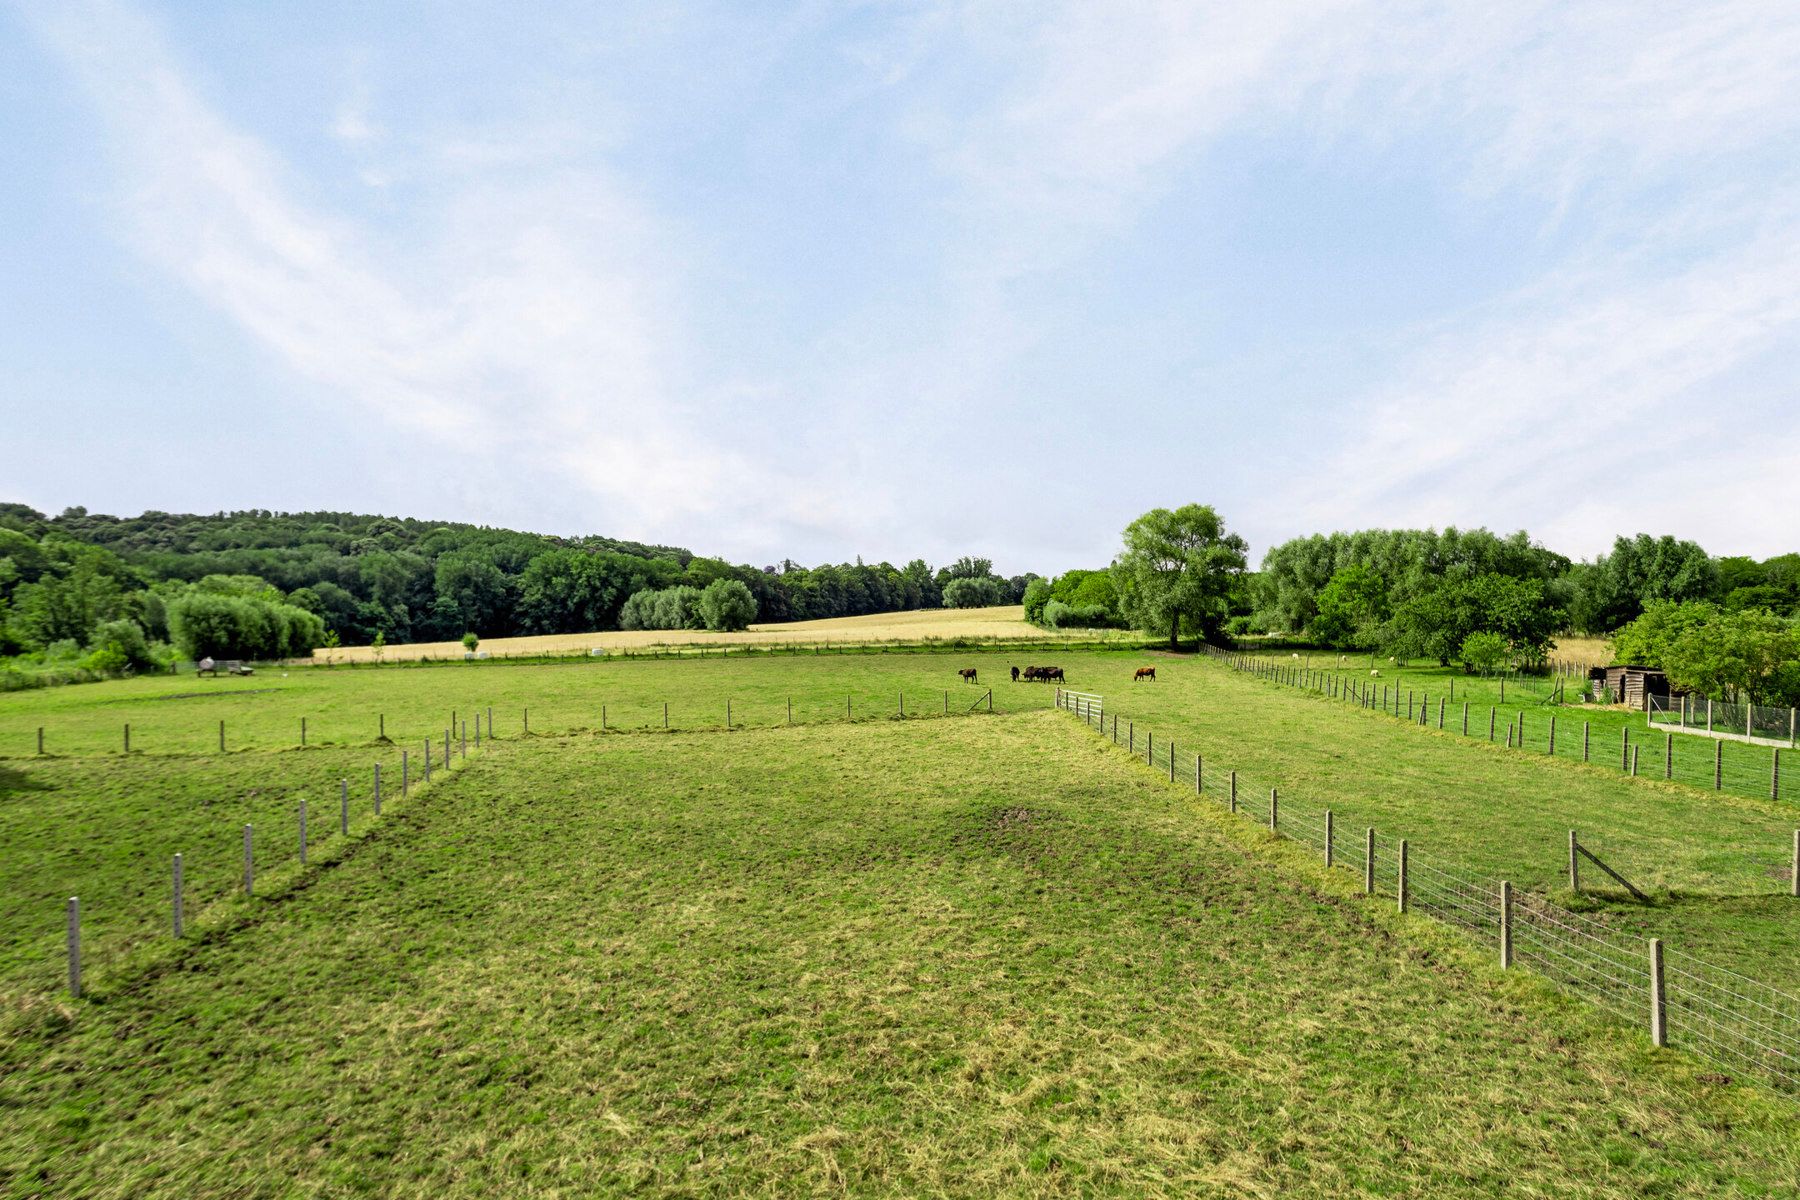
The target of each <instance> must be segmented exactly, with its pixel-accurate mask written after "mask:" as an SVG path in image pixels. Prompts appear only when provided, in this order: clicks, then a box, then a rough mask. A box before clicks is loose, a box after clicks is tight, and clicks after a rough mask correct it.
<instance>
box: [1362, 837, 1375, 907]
mask: <svg viewBox="0 0 1800 1200" xmlns="http://www.w3.org/2000/svg"><path fill="white" fill-rule="evenodd" d="M1374 894H1375V827H1374V826H1373V825H1371V826H1369V827H1368V828H1367V829H1365V830H1363V895H1365V896H1373V895H1374Z"/></svg>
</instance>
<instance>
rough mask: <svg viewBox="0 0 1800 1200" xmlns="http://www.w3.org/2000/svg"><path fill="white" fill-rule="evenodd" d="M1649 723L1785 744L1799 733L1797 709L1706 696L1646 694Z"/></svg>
mask: <svg viewBox="0 0 1800 1200" xmlns="http://www.w3.org/2000/svg"><path fill="white" fill-rule="evenodd" d="M1645 699H1646V702H1647V704H1646V711H1648V713H1649V714H1650V724H1652V725H1663V726H1667V727H1669V728H1672V729H1674V730H1676V731H1678V732H1681V733H1704V734H1710V735H1712V736H1713V737H1718V738H1741V739H1743V740H1744V741H1763V742H1771V743H1776V744H1780V743H1783V742H1785V743H1786V744H1787V745H1789V746H1793V745H1795V744H1796V738H1797V736H1800V710H1797V709H1794V708H1780V707H1778V706H1776V705H1772V704H1741V703H1733V702H1731V701H1729V700H1714V699H1712V698H1711V697H1708V696H1692V695H1689V696H1655V695H1652V696H1648V697H1646V698H1645Z"/></svg>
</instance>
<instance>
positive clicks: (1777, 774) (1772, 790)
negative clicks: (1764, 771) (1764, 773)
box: [1769, 746, 1781, 800]
mask: <svg viewBox="0 0 1800 1200" xmlns="http://www.w3.org/2000/svg"><path fill="white" fill-rule="evenodd" d="M1769 799H1771V800H1779V799H1781V747H1780V746H1771V747H1769Z"/></svg>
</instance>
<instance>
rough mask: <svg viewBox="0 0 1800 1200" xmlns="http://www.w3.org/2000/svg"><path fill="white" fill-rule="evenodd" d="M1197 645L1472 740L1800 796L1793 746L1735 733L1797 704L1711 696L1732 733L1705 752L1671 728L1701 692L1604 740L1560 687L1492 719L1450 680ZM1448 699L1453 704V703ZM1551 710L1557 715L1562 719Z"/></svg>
mask: <svg viewBox="0 0 1800 1200" xmlns="http://www.w3.org/2000/svg"><path fill="white" fill-rule="evenodd" d="M1201 651H1202V652H1203V653H1205V654H1206V655H1207V656H1208V657H1210V658H1212V659H1213V660H1214V661H1216V662H1219V663H1222V664H1223V665H1225V666H1227V667H1229V668H1231V669H1232V670H1234V671H1238V672H1241V673H1243V674H1247V675H1250V676H1252V677H1254V678H1257V679H1261V680H1264V681H1266V682H1270V683H1276V684H1281V685H1283V686H1288V687H1297V688H1300V689H1302V690H1305V691H1309V692H1312V693H1314V694H1315V695H1320V696H1324V697H1326V698H1327V699H1334V700H1339V701H1341V702H1343V703H1347V704H1353V705H1355V706H1357V707H1359V708H1367V709H1374V710H1377V711H1381V712H1385V713H1387V714H1389V715H1391V716H1394V717H1396V718H1398V719H1400V720H1403V721H1408V722H1409V723H1410V724H1415V725H1421V726H1426V727H1429V728H1434V729H1441V730H1445V731H1447V732H1450V733H1459V734H1463V735H1466V736H1468V737H1472V738H1476V739H1478V740H1479V739H1482V738H1485V739H1486V740H1488V741H1491V742H1494V743H1496V744H1504V745H1505V746H1506V747H1507V748H1508V749H1519V750H1528V751H1541V752H1542V753H1544V754H1545V755H1547V756H1549V757H1555V758H1566V759H1579V760H1580V761H1582V762H1612V763H1614V764H1616V765H1617V767H1618V769H1619V772H1620V773H1621V774H1623V775H1627V776H1637V775H1640V774H1642V775H1644V776H1646V777H1648V778H1653V779H1664V780H1671V781H1675V782H1680V783H1687V784H1690V785H1692V786H1694V787H1705V788H1710V789H1711V790H1713V791H1729V792H1732V793H1734V794H1737V795H1740V796H1754V797H1767V798H1769V799H1771V800H1791V799H1796V798H1800V785H1797V784H1796V783H1795V781H1794V776H1795V771H1794V770H1793V769H1792V762H1791V760H1792V757H1793V753H1794V751H1795V749H1796V748H1797V747H1796V746H1792V745H1789V744H1787V743H1786V742H1784V741H1778V740H1772V739H1770V738H1766V737H1763V736H1761V734H1760V733H1759V734H1758V736H1756V737H1754V738H1751V737H1746V736H1745V735H1744V733H1743V732H1742V731H1743V729H1744V728H1745V727H1746V721H1747V720H1748V721H1749V722H1750V725H1749V727H1750V728H1752V729H1754V730H1758V731H1767V730H1769V729H1772V728H1774V726H1775V724H1777V723H1778V724H1779V725H1780V728H1781V732H1782V734H1783V736H1785V734H1786V732H1787V731H1788V729H1789V728H1790V727H1792V728H1795V729H1800V713H1797V712H1796V710H1793V709H1786V708H1783V709H1773V708H1767V707H1761V708H1759V709H1758V710H1757V713H1758V714H1760V715H1753V716H1749V717H1747V716H1746V711H1745V706H1743V705H1715V706H1714V710H1713V720H1712V722H1711V724H1713V725H1714V726H1715V727H1725V726H1729V727H1730V728H1732V729H1735V730H1736V732H1735V733H1728V732H1714V733H1713V735H1712V736H1713V738H1714V741H1715V745H1714V748H1713V750H1712V752H1707V751H1703V750H1700V749H1699V748H1697V747H1695V746H1692V745H1688V746H1686V747H1681V746H1678V745H1677V744H1676V741H1675V738H1674V734H1675V732H1678V731H1679V730H1681V729H1684V728H1685V729H1686V731H1688V732H1703V731H1704V729H1705V727H1706V726H1707V724H1708V721H1707V718H1706V715H1705V709H1706V701H1705V700H1704V698H1702V699H1700V700H1698V701H1694V702H1693V703H1690V704H1689V705H1687V711H1686V714H1685V715H1686V719H1687V724H1686V725H1685V726H1682V725H1680V724H1679V722H1680V720H1681V719H1682V715H1683V714H1682V713H1681V712H1680V711H1679V710H1678V711H1677V712H1676V713H1675V715H1674V716H1671V715H1670V714H1669V713H1668V711H1667V710H1664V712H1663V716H1662V719H1661V720H1659V719H1658V715H1657V712H1656V711H1655V710H1653V711H1651V712H1650V714H1649V717H1648V721H1647V723H1646V726H1645V727H1644V728H1642V729H1637V730H1634V729H1633V728H1632V726H1631V724H1629V723H1627V724H1626V725H1625V726H1623V727H1622V729H1621V732H1620V735H1619V737H1620V740H1619V741H1618V742H1617V743H1614V744H1612V745H1610V746H1609V745H1606V744H1596V743H1595V742H1594V740H1593V731H1592V730H1591V728H1590V724H1591V722H1590V721H1589V720H1587V719H1585V718H1583V719H1582V720H1581V728H1580V729H1576V728H1574V727H1573V726H1574V722H1573V721H1572V720H1570V719H1568V718H1572V717H1576V716H1577V715H1578V714H1580V713H1581V712H1582V711H1583V710H1582V708H1581V707H1579V706H1569V705H1564V704H1562V703H1561V702H1560V699H1559V697H1560V694H1561V693H1560V692H1558V691H1556V690H1554V689H1551V690H1550V691H1549V692H1548V693H1547V694H1540V695H1537V696H1535V697H1534V698H1535V699H1537V700H1538V701H1539V702H1540V703H1541V704H1542V705H1544V706H1545V707H1546V708H1547V710H1548V711H1545V712H1542V713H1541V715H1540V714H1539V713H1538V712H1537V711H1536V710H1534V709H1525V710H1521V711H1520V713H1519V715H1518V717H1517V719H1516V720H1514V719H1509V720H1508V721H1504V722H1502V721H1499V720H1498V714H1499V712H1500V706H1499V705H1487V704H1484V705H1483V707H1486V708H1487V712H1486V713H1482V712H1481V711H1480V709H1479V708H1472V707H1471V706H1470V702H1469V701H1468V700H1467V699H1466V698H1464V699H1460V700H1458V699H1455V698H1453V697H1452V695H1451V694H1450V693H1452V692H1454V691H1455V688H1456V684H1455V682H1454V681H1453V680H1452V681H1450V682H1449V683H1448V685H1447V688H1446V692H1445V693H1444V694H1430V693H1426V692H1424V691H1423V690H1422V689H1418V688H1412V689H1408V688H1404V687H1401V686H1400V685H1399V684H1397V683H1394V684H1390V683H1388V682H1387V681H1377V680H1375V679H1373V678H1369V679H1362V678H1358V677H1356V676H1351V675H1348V674H1346V673H1344V672H1342V671H1339V670H1335V669H1324V670H1322V669H1319V668H1314V667H1308V666H1304V665H1293V664H1289V663H1285V662H1279V661H1271V660H1268V659H1263V658H1257V657H1255V656H1254V655H1248V654H1242V653H1239V652H1236V651H1228V650H1220V649H1218V648H1217V647H1214V646H1207V645H1204V644H1203V645H1202V646H1201ZM1433 701H1435V702H1436V703H1432V702H1433ZM1452 704H1460V706H1461V707H1459V708H1456V709H1455V710H1454V712H1452V709H1451V707H1450V705H1452ZM1559 717H1560V718H1563V719H1562V720H1561V721H1560V722H1559V719H1558V718H1559ZM1777 717H1779V721H1778V722H1777V720H1776V718H1777ZM1671 722H1674V723H1673V724H1671ZM1577 735H1579V736H1577ZM1726 741H1730V742H1731V743H1732V749H1731V752H1730V754H1729V755H1728V754H1727V753H1726V752H1725V749H1724V742H1726ZM1765 747H1766V749H1765ZM1615 750H1616V753H1614V752H1613V751H1615ZM1784 753H1785V754H1786V755H1787V756H1788V758H1789V759H1790V762H1789V763H1788V764H1787V765H1788V766H1789V768H1790V769H1788V770H1787V771H1785V772H1784V771H1783V769H1782V768H1783V766H1784V763H1783V755H1784ZM1609 755H1610V757H1609ZM1784 775H1785V776H1786V778H1784Z"/></svg>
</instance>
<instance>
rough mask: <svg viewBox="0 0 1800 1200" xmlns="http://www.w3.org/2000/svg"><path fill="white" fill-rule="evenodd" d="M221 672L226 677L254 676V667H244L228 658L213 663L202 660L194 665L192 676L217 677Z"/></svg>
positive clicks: (209, 660)
mask: <svg viewBox="0 0 1800 1200" xmlns="http://www.w3.org/2000/svg"><path fill="white" fill-rule="evenodd" d="M221 671H223V672H224V673H225V674H227V675H254V674H256V668H255V667H250V666H246V665H244V664H243V663H242V662H239V661H238V660H237V659H235V658H228V659H224V660H222V661H219V662H214V661H213V660H212V659H210V658H203V659H201V660H200V661H199V662H197V663H195V664H194V674H195V675H213V676H217V675H218V674H219V673H220V672H221Z"/></svg>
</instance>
